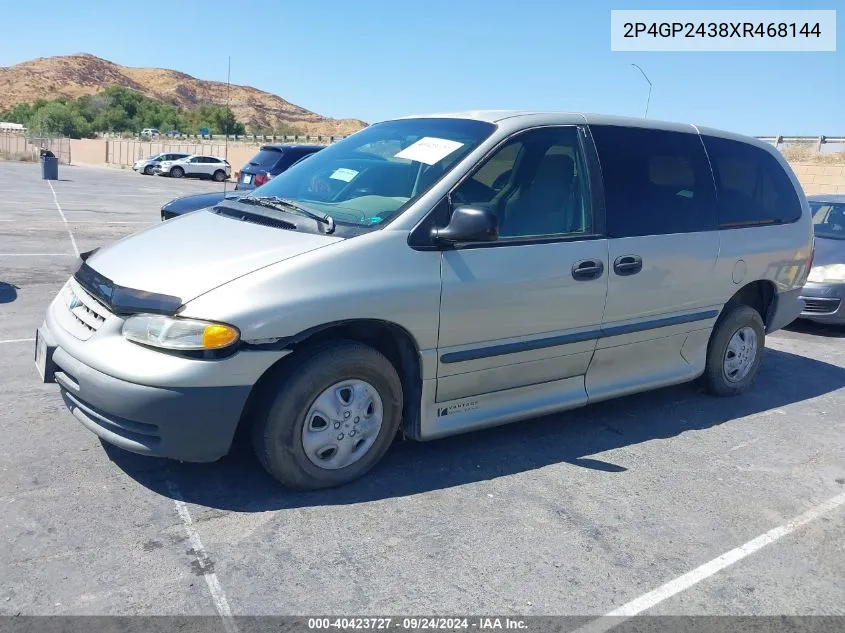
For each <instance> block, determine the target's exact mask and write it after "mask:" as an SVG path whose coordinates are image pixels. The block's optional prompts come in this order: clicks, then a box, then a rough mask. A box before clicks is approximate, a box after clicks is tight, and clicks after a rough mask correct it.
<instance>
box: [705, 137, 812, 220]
mask: <svg viewBox="0 0 845 633" xmlns="http://www.w3.org/2000/svg"><path fill="white" fill-rule="evenodd" d="M702 138H703V139H704V146H705V147H706V148H707V154H708V155H709V156H710V163H711V164H712V165H713V175H714V177H715V179H716V190H717V194H718V197H719V205H718V208H719V226H720V227H723V228H731V227H740V226H753V225H757V224H779V223H783V222H794V221H795V220H797V219H798V218H799V217H801V201H800V200H799V199H798V195H797V194H796V193H795V188H794V187H793V186H792V181H791V180H790V179H789V176H787V175H786V172H785V171H784V170H783V167H781V165H780V163H779V162H778V161H777V159H776V158H775V157H774V156H772V155H771V154H769V153H768V152H767V151H766V150H764V149H761V148H759V147H755V146H753V145H748V144H747V143H742V142H740V141H732V140H729V139H723V138H716V137H712V136H704V137H702Z"/></svg>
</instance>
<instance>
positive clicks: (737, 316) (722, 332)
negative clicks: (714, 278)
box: [702, 305, 766, 396]
mask: <svg viewBox="0 0 845 633" xmlns="http://www.w3.org/2000/svg"><path fill="white" fill-rule="evenodd" d="M743 328H751V329H752V330H753V331H754V334H755V335H756V351H755V353H754V358H753V361H752V362H751V366H750V368H749V369H748V371H747V373H746V374H745V375H743V376H742V377H739V378H733V379H732V378H731V377H729V376H728V373H727V371H726V369H725V362H726V357H727V355H728V354H729V351H728V345H729V343H730V342H731V339H732V338H733V336H734V335H735V334H737V333H738V332H740V330H742V329H743ZM765 345H766V329H765V327H764V325H763V319H762V318H761V317H760V313H759V312H757V310H755V309H754V308H752V307H749V306H747V305H734V306H729V307H727V308H725V312H724V313H723V314H722V316H721V317H720V318H719V320H718V321H717V322H716V327H715V329H714V330H713V333H712V334H711V335H710V342H709V343H708V344H707V364H706V366H705V369H704V375H703V376H702V381H703V383H704V388H705V389H706V390H707V391H708V392H709V393H711V394H713V395H715V396H735V395H738V394H740V393H742V392H743V391H746V390H747V389H748V388H749V387H750V386H751V385H752V384H753V383H754V380H755V379H756V378H757V373H758V372H759V370H760V363H761V362H762V360H763V349H764V348H765ZM730 353H731V354H733V352H730Z"/></svg>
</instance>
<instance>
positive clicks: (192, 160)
mask: <svg viewBox="0 0 845 633" xmlns="http://www.w3.org/2000/svg"><path fill="white" fill-rule="evenodd" d="M153 172H154V173H156V174H158V175H159V176H172V177H173V178H182V177H183V176H194V177H197V178H212V179H213V180H216V181H217V182H223V181H224V180H227V179H228V178H229V177H230V176H231V175H232V166H231V165H229V162H228V161H227V160H225V159H223V158H218V157H217V156H202V155H200V154H191V155H190V156H186V157H185V158H180V159H179V160H165V161H162V162H160V163H159V164H158V165H157V166H155V167H154V168H153Z"/></svg>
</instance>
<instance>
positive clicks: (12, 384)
mask: <svg viewBox="0 0 845 633" xmlns="http://www.w3.org/2000/svg"><path fill="white" fill-rule="evenodd" d="M60 177H61V178H62V180H60V181H57V182H53V183H52V190H51V187H50V185H49V184H48V183H47V182H44V181H41V180H40V172H39V168H38V166H37V165H34V164H25V163H4V162H0V376H2V382H0V384H2V387H3V389H2V390H0V433H2V438H3V439H2V442H0V472H2V475H0V542H2V543H3V544H4V545H3V546H2V547H0V615H14V614H23V615H36V614H37V615H41V614H72V615H80V614H144V615H146V614H158V615H165V614H206V615H214V614H219V613H223V614H224V615H225V614H227V613H232V614H235V615H241V614H244V615H264V614H298V615H302V614H336V615H350V614H408V613H413V614H441V615H450V614H488V613H496V614H532V615H556V614H582V615H601V614H605V613H608V612H611V611H613V610H614V609H616V608H618V607H620V606H621V605H626V604H628V603H630V602H631V601H633V600H635V599H637V598H638V597H640V596H642V595H643V594H648V593H649V592H651V591H652V590H654V589H656V588H658V587H661V586H663V585H664V584H668V585H669V586H670V587H672V586H674V587H676V588H680V589H679V590H678V591H676V592H674V593H672V592H667V594H666V595H665V596H664V598H663V599H660V600H658V601H657V602H655V603H654V604H653V605H651V606H650V607H649V608H648V609H647V611H646V612H647V613H649V614H725V615H731V614H748V615H762V614H766V615H783V614H787V615H797V614H807V615H814V614H819V615H845V586H844V585H843V578H845V540H843V538H842V535H843V534H845V505H843V503H842V502H843V501H845V496H843V495H845V328H843V329H839V330H837V329H835V328H823V327H816V326H811V325H805V324H800V325H797V326H793V327H791V328H790V329H788V330H785V331H783V332H779V333H776V334H774V335H772V336H771V337H769V339H768V341H767V347H768V349H767V352H766V356H765V359H764V362H763V368H762V371H761V374H760V377H759V379H758V382H757V384H756V386H755V388H754V389H753V390H752V391H751V392H750V393H748V394H746V395H743V396H741V397H738V398H733V399H717V398H711V397H708V396H705V395H703V394H701V393H699V392H698V390H697V389H696V387H695V385H683V386H679V387H673V388H667V389H663V390H660V391H656V392H651V393H648V394H641V395H637V396H632V397H627V398H623V399H619V400H616V401H611V402H606V403H602V404H599V405H595V406H591V407H588V408H585V409H581V410H576V411H572V412H569V413H567V414H564V415H555V416H549V417H545V418H542V419H537V420H531V421H528V422H524V423H519V424H515V425H510V426H507V427H502V428H498V429H494V430H490V431H482V432H478V433H474V434H470V435H466V436H461V437H456V438H449V439H445V440H440V441H436V442H432V443H427V444H419V443H413V442H397V443H396V444H395V445H394V446H393V448H392V449H391V451H390V452H389V453H388V455H387V457H386V458H385V460H384V462H383V463H382V464H381V466H380V467H378V468H377V470H375V471H374V472H372V473H370V474H369V475H368V476H366V477H365V478H363V479H362V480H360V481H358V482H355V483H353V484H351V485H348V486H345V487H343V488H340V489H336V490H330V491H323V492H317V493H292V492H289V491H286V490H284V489H282V488H280V487H278V486H277V485H276V484H275V483H274V481H273V480H271V479H270V477H269V476H267V475H265V474H264V472H263V471H262V470H261V469H260V467H259V466H258V465H257V463H256V462H254V461H253V459H252V458H251V455H250V454H249V452H248V450H243V449H238V450H236V451H235V452H234V453H233V454H232V455H230V456H228V457H227V458H225V459H223V460H221V461H220V462H218V463H215V464H207V465H188V464H179V463H173V462H167V461H164V460H158V459H152V458H143V457H139V456H134V455H131V454H128V453H124V452H122V451H120V450H118V449H114V448H111V447H106V446H104V445H103V444H101V443H100V441H99V440H98V439H97V438H96V437H95V436H94V435H93V434H91V433H90V432H88V431H87V430H85V429H84V428H83V427H82V426H81V425H80V424H79V423H78V422H77V421H76V420H75V419H74V418H73V417H72V416H71V415H70V414H68V413H67V411H66V410H65V407H64V405H63V404H62V401H61V398H60V396H59V393H58V388H57V387H56V385H42V384H39V382H38V376H37V373H36V370H35V368H34V366H33V363H32V357H33V342H32V340H31V339H32V337H33V336H34V331H35V328H36V327H37V326H38V325H39V324H40V323H41V320H42V319H43V313H44V310H45V308H46V306H47V304H48V302H49V301H50V300H51V299H52V298H53V296H54V295H55V293H56V292H57V291H58V289H59V288H60V286H61V285H62V284H63V283H64V282H65V281H66V279H67V277H68V276H69V275H70V274H71V272H72V270H73V269H74V265H75V261H76V258H75V252H74V246H73V244H72V242H71V235H72V236H73V239H74V240H75V243H76V245H77V247H78V249H79V250H80V251H85V250H89V249H92V248H94V247H97V246H101V245H104V244H108V243H111V242H113V241H115V240H117V239H119V238H120V237H122V236H124V235H127V234H130V233H132V232H135V231H137V230H140V229H143V228H145V227H147V226H151V225H153V224H156V223H157V222H158V220H159V207H160V206H161V204H163V203H164V202H166V201H167V200H169V199H171V198H173V197H176V196H178V195H182V194H185V193H190V192H194V191H209V190H212V189H215V188H219V187H221V185H217V184H213V183H208V182H197V181H187V180H179V181H176V180H169V179H164V178H156V177H143V176H139V175H137V174H134V173H132V172H120V171H112V170H106V169H94V168H82V167H62V168H61V170H60ZM230 186H231V185H230ZM53 192H55V199H54V193H53ZM63 218H64V219H63ZM65 221H66V222H65ZM150 256H151V257H154V254H152V253H151V254H150ZM831 500H833V501H831ZM826 503H827V505H824V504H826ZM819 508H821V509H822V510H823V511H821V510H819ZM808 512H809V513H810V514H809V515H807V516H809V517H810V518H809V519H808V520H806V521H804V522H803V523H801V524H800V525H796V524H790V523H789V522H790V521H791V520H793V519H794V518H796V517H800V516H804V514H805V513H808ZM784 526H786V531H785V532H783V533H782V534H780V533H779V534H780V535H779V536H778V537H777V538H772V539H771V542H768V543H764V544H763V545H762V546H760V547H759V548H758V549H756V550H751V551H747V552H746V555H743V556H740V558H739V559H737V561H736V562H735V563H734V564H732V565H730V566H728V567H726V568H724V569H721V568H719V566H718V565H715V566H714V565H713V564H712V561H714V559H718V557H720V556H721V555H722V554H725V553H726V552H730V551H732V550H734V549H735V548H738V547H740V546H743V545H744V544H747V543H748V542H749V541H752V540H753V539H755V538H757V537H759V536H760V535H763V534H766V533H769V532H770V531H772V530H775V529H776V528H780V527H784ZM773 534H774V533H773ZM743 551H745V550H743ZM708 564H710V567H706V566H707V565H708ZM700 566H705V570H708V569H709V571H710V572H711V573H707V574H705V575H704V577H703V578H701V579H700V582H696V583H694V584H692V585H691V586H689V587H688V588H687V587H683V586H682V585H679V584H677V583H678V582H679V581H678V579H679V578H681V577H683V575H684V574H686V573H687V572H689V571H691V570H693V569H696V568H698V567H700ZM672 583H676V584H675V585H672Z"/></svg>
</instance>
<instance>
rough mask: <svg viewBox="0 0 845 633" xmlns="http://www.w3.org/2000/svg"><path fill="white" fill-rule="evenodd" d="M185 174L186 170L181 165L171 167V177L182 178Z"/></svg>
mask: <svg viewBox="0 0 845 633" xmlns="http://www.w3.org/2000/svg"><path fill="white" fill-rule="evenodd" d="M184 175H185V170H184V169H182V168H181V167H171V169H170V177H171V178H181V177H182V176H184Z"/></svg>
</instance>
